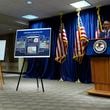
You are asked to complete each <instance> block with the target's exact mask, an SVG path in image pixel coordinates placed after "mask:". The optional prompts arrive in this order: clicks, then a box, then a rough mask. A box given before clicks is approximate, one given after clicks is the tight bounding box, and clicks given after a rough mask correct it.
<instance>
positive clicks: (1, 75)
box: [0, 64, 4, 89]
mask: <svg viewBox="0 0 110 110" xmlns="http://www.w3.org/2000/svg"><path fill="white" fill-rule="evenodd" d="M3 84H4V77H3V73H2V65H1V64H0V88H1V89H3Z"/></svg>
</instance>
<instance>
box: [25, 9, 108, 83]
mask: <svg viewBox="0 0 110 110" xmlns="http://www.w3.org/2000/svg"><path fill="white" fill-rule="evenodd" d="M107 9H108V8H107ZM80 15H81V18H82V22H83V24H84V27H85V29H86V33H87V37H88V38H89V39H91V38H94V37H95V31H96V27H97V15H96V9H95V8H93V9H89V10H83V11H81V13H80ZM62 20H63V22H64V25H65V29H66V33H67V38H68V42H69V43H68V54H67V58H66V60H65V62H64V63H63V64H59V63H57V62H56V61H55V60H54V58H55V49H56V41H57V37H58V31H59V26H60V17H53V18H48V19H43V20H38V21H33V22H30V28H47V27H51V28H52V34H51V56H50V58H42V59H41V58H39V59H38V58H34V59H27V60H28V68H27V72H26V76H28V77H36V75H40V76H42V77H43V78H46V79H60V78H62V79H63V80H65V81H77V80H78V79H79V80H80V81H81V82H83V83H89V82H91V70H90V61H89V58H88V56H85V57H84V59H83V62H82V64H78V63H77V62H76V61H74V60H73V58H72V57H73V49H74V40H75V37H76V30H77V14H76V13H69V14H66V15H64V16H63V18H62Z"/></svg>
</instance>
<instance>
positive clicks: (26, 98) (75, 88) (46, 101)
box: [0, 74, 110, 110]
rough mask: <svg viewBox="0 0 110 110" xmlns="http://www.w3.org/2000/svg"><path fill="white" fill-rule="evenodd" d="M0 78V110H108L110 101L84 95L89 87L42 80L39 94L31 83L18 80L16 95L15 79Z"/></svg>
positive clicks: (6, 75)
mask: <svg viewBox="0 0 110 110" xmlns="http://www.w3.org/2000/svg"><path fill="white" fill-rule="evenodd" d="M4 77H5V85H4V89H3V90H0V110H110V98H107V97H99V96H92V95H88V94H87V90H88V89H90V88H91V87H92V86H93V85H92V84H81V83H78V82H76V83H73V82H66V81H64V82H62V81H57V80H44V87H45V92H44V93H43V92H42V88H41V85H40V87H39V89H37V85H36V80H35V79H29V78H22V79H21V82H20V86H19V89H18V91H16V85H17V82H18V75H11V74H4ZM39 83H40V82H39Z"/></svg>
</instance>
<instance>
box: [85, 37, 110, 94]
mask: <svg viewBox="0 0 110 110" xmlns="http://www.w3.org/2000/svg"><path fill="white" fill-rule="evenodd" d="M86 55H87V56H89V57H90V63H91V73H92V82H93V83H94V87H93V88H92V89H90V90H88V91H87V92H88V93H89V94H94V95H102V96H110V39H93V40H90V41H89V44H88V46H87V50H86Z"/></svg>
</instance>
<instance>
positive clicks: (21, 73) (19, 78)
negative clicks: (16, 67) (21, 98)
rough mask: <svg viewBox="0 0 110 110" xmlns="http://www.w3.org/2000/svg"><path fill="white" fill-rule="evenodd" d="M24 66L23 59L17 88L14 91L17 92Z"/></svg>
mask: <svg viewBox="0 0 110 110" xmlns="http://www.w3.org/2000/svg"><path fill="white" fill-rule="evenodd" d="M24 64H25V59H24V61H23V66H22V68H21V72H20V76H19V80H18V84H17V87H16V91H18V87H19V84H20V81H21V76H22V74H23V69H24Z"/></svg>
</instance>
